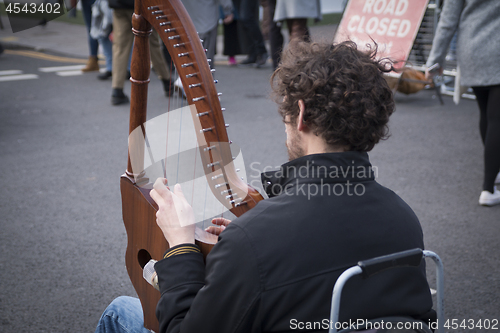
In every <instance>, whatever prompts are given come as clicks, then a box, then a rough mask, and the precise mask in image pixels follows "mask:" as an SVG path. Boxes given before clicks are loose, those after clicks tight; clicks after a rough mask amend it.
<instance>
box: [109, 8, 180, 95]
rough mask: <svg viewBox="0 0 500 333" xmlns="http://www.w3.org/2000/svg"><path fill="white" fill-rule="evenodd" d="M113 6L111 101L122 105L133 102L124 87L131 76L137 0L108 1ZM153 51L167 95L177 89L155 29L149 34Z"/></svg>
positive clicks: (152, 55) (152, 59)
mask: <svg viewBox="0 0 500 333" xmlns="http://www.w3.org/2000/svg"><path fill="white" fill-rule="evenodd" d="M108 1H109V7H110V8H113V9H114V10H113V71H112V72H113V75H112V82H111V87H112V93H111V104H112V105H119V104H124V103H128V102H129V98H128V96H127V95H125V93H124V92H123V86H124V85H125V80H126V79H127V75H128V72H127V65H128V63H129V59H130V51H131V49H132V45H133V44H134V34H133V33H132V15H133V14H134V0H108ZM149 50H150V54H151V62H152V63H153V68H154V70H155V73H156V74H157V75H158V78H159V79H160V80H161V81H162V83H163V89H164V91H165V95H166V96H170V95H171V94H172V92H173V84H172V82H171V80H170V78H171V77H170V72H169V70H168V68H167V64H166V62H165V58H164V56H163V54H162V52H161V49H160V37H159V36H158V33H157V32H156V31H155V30H154V29H153V33H152V34H151V36H150V37H149Z"/></svg>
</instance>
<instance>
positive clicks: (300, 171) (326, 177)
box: [261, 151, 376, 197]
mask: <svg viewBox="0 0 500 333" xmlns="http://www.w3.org/2000/svg"><path fill="white" fill-rule="evenodd" d="M375 173H376V168H373V167H372V165H371V164H370V160H369V158H368V154H367V153H366V152H357V151H348V152H343V153H324V154H313V155H306V156H302V157H299V158H297V159H295V160H292V161H290V162H288V163H285V164H283V165H282V166H281V167H280V168H279V169H278V170H275V171H268V172H263V173H262V174H261V179H262V185H263V188H264V191H265V192H266V193H267V195H268V196H269V197H272V196H274V195H275V194H274V193H276V191H273V189H272V188H273V187H275V186H280V187H281V188H286V187H287V185H288V186H292V185H293V184H301V183H320V182H321V183H343V182H347V181H350V182H362V181H370V180H374V179H375Z"/></svg>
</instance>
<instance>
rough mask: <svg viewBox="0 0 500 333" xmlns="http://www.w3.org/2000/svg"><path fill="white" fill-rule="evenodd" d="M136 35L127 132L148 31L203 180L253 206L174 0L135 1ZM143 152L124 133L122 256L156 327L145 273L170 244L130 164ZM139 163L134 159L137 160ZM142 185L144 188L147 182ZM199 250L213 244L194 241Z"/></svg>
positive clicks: (195, 42)
mask: <svg viewBox="0 0 500 333" xmlns="http://www.w3.org/2000/svg"><path fill="white" fill-rule="evenodd" d="M132 26H133V29H132V30H133V33H134V34H135V39H134V48H133V53H132V65H131V76H132V77H131V79H130V81H131V82H132V87H131V105H130V124H129V133H132V132H133V131H136V132H137V129H139V131H140V132H141V133H142V134H143V135H145V129H144V124H145V123H146V113H147V91H148V83H149V75H150V53H149V40H148V38H149V36H150V34H151V32H152V28H154V29H155V30H156V31H157V32H158V33H159V35H160V37H161V39H162V41H163V43H164V44H165V45H166V47H167V49H168V52H169V53H170V55H171V57H172V60H173V63H174V65H175V67H176V70H177V72H178V75H179V77H180V80H181V82H182V86H183V89H184V92H185V97H186V100H187V103H188V104H189V105H190V106H191V109H192V110H194V112H192V118H193V122H194V123H196V124H197V126H198V127H197V130H196V136H197V141H198V142H199V154H200V156H201V162H202V165H203V168H204V173H205V175H206V177H205V178H206V181H207V182H208V186H209V188H210V190H211V191H212V193H213V195H214V196H215V197H216V198H217V200H219V201H220V202H221V203H223V204H224V205H225V206H226V207H227V208H228V209H229V210H230V211H231V212H232V213H233V214H234V215H236V216H240V215H242V214H243V213H245V212H246V211H248V210H249V209H251V208H253V207H254V206H255V205H256V203H257V202H258V201H259V200H262V199H263V198H262V196H261V195H260V194H259V193H258V192H257V191H256V190H255V189H252V188H251V187H249V186H248V185H247V184H246V183H244V182H243V181H242V180H241V179H240V178H239V176H238V175H237V173H236V170H235V168H234V167H233V164H232V159H233V158H232V154H231V151H230V149H229V143H230V142H229V140H228V136H227V132H226V126H225V122H224V118H223V115H222V109H221V106H220V102H219V98H218V94H217V91H216V88H215V82H214V79H213V76H212V73H211V70H210V67H209V65H208V62H207V58H206V55H205V50H204V48H203V46H202V44H201V41H200V39H199V37H198V34H197V32H196V30H195V27H194V25H193V23H192V21H191V18H190V17H189V15H188V13H187V12H186V9H185V8H184V6H183V4H182V3H181V1H180V0H136V1H135V9H134V15H133V17H132ZM139 141H140V140H139ZM132 150H134V154H138V155H139V156H140V155H141V154H143V155H144V154H145V148H144V145H143V144H142V143H140V142H139V143H138V142H135V140H134V139H131V138H130V137H129V158H128V165H127V170H126V172H125V174H124V175H122V176H121V180H120V188H121V195H122V213H123V221H124V224H125V228H126V231H127V237H128V245H127V250H126V255H125V261H126V266H127V271H128V274H129V276H130V280H131V281H132V284H133V285H134V288H135V290H136V292H137V294H138V296H139V299H140V301H141V304H142V308H143V312H144V326H145V327H146V328H147V329H150V330H152V331H156V332H157V331H158V320H157V318H156V315H155V310H156V305H157V303H158V301H159V298H160V293H159V292H158V291H157V290H156V289H154V288H153V287H152V286H151V285H150V284H149V283H148V282H147V281H145V280H144V278H143V275H142V274H143V267H144V265H145V264H146V263H147V262H148V261H149V260H150V259H152V258H153V259H156V260H160V259H161V258H162V256H163V254H164V252H165V251H166V250H167V249H168V248H169V245H168V243H167V242H166V240H165V239H164V237H163V234H162V232H161V230H160V229H159V228H158V226H157V225H156V209H157V206H156V204H155V203H154V201H153V200H152V199H151V198H150V196H149V191H150V186H147V184H151V182H154V181H155V179H151V180H149V179H147V177H145V175H144V173H143V172H142V170H141V167H140V166H139V167H137V166H135V167H133V165H132V164H133V163H132V161H131V151H132ZM139 164H140V162H139ZM145 185H146V186H145ZM198 245H199V246H200V248H201V249H202V252H203V253H204V255H206V254H207V253H208V252H209V251H210V249H211V248H212V246H213V245H208V244H204V243H202V242H198Z"/></svg>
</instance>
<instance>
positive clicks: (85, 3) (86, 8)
mask: <svg viewBox="0 0 500 333" xmlns="http://www.w3.org/2000/svg"><path fill="white" fill-rule="evenodd" d="M94 2H95V0H82V11H83V20H84V21H85V26H86V27H87V39H88V43H89V51H90V55H91V56H94V57H97V49H98V48H99V43H98V42H97V40H95V39H94V38H92V37H90V25H91V24H92V5H93V4H94Z"/></svg>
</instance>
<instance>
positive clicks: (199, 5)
mask: <svg viewBox="0 0 500 333" xmlns="http://www.w3.org/2000/svg"><path fill="white" fill-rule="evenodd" d="M182 3H183V5H184V7H186V10H187V12H188V14H189V16H191V20H193V24H194V27H195V28H196V31H197V32H198V36H199V37H200V39H201V40H203V47H204V48H205V49H206V50H207V51H206V52H207V59H211V60H212V61H211V64H210V66H211V67H213V63H214V60H215V59H214V57H215V48H216V46H217V27H218V23H219V6H221V7H222V11H223V13H224V20H225V22H226V21H227V23H230V22H232V20H233V13H232V11H233V3H232V2H231V0H182Z"/></svg>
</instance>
